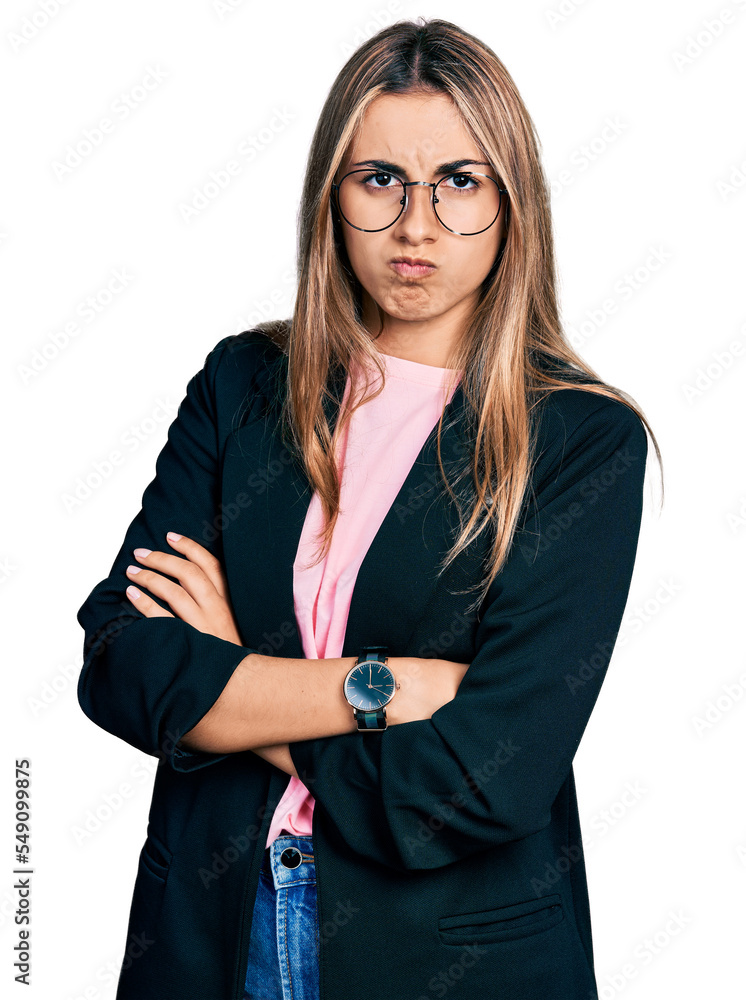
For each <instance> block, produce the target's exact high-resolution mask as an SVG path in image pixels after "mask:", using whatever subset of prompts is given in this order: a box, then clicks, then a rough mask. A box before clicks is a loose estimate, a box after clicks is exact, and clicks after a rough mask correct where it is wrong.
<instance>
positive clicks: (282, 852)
mask: <svg viewBox="0 0 746 1000" xmlns="http://www.w3.org/2000/svg"><path fill="white" fill-rule="evenodd" d="M243 1000H319V914H318V908H317V904H316V866H315V863H314V858H313V842H312V840H311V837H294V836H291V835H290V834H280V836H279V837H277V838H276V839H275V840H273V841H272V843H271V844H270V845H269V847H268V848H266V849H265V851H264V858H263V860H262V866H261V869H260V871H259V886H258V889H257V894H256V901H255V902H254V915H253V919H252V924H251V943H250V945H249V964H248V968H247V970H246V982H245V985H244V994H243Z"/></svg>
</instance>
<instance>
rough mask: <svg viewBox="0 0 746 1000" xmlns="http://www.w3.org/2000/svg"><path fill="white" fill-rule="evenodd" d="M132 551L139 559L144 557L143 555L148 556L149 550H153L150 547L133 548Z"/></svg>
mask: <svg viewBox="0 0 746 1000" xmlns="http://www.w3.org/2000/svg"><path fill="white" fill-rule="evenodd" d="M132 551H133V552H134V553H135V555H136V556H138V557H139V558H140V559H144V558H145V556H149V555H150V553H151V552H152V551H153V550H152V549H133V550H132Z"/></svg>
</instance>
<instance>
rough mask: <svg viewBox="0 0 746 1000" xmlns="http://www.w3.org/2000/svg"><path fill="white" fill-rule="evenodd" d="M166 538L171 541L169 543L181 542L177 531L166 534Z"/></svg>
mask: <svg viewBox="0 0 746 1000" xmlns="http://www.w3.org/2000/svg"><path fill="white" fill-rule="evenodd" d="M166 538H167V539H168V540H169V542H179V541H181V535H177V534H176V532H175V531H168V532H166Z"/></svg>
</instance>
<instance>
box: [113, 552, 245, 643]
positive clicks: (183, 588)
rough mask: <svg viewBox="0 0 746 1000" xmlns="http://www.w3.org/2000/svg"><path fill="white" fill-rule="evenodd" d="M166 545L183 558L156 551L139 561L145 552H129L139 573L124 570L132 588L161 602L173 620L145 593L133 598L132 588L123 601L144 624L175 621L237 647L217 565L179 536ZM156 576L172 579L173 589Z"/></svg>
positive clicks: (238, 638) (209, 554)
mask: <svg viewBox="0 0 746 1000" xmlns="http://www.w3.org/2000/svg"><path fill="white" fill-rule="evenodd" d="M166 540H167V541H168V543H169V545H170V546H171V547H172V548H173V549H175V550H176V551H177V552H180V553H182V555H183V556H185V557H186V558H182V557H181V556H175V555H171V554H170V553H168V552H159V551H152V552H149V553H148V554H147V555H143V554H142V553H143V552H144V551H146V550H143V549H135V550H134V553H133V554H134V557H135V559H137V562H138V563H140V564H141V567H142V568H140V567H137V568H136V569H134V570H133V568H132V567H131V566H130V567H128V568H127V576H128V577H129V579H130V580H132V582H133V583H136V584H137V587H136V589H137V590H140V588H141V587H145V588H147V589H148V590H149V591H151V593H153V594H155V596H156V597H160V598H162V599H163V600H164V601H165V602H166V603H167V604H168V605H169V607H171V608H172V610H173V611H174V612H175V614H172V613H171V612H170V611H167V610H166V609H165V608H162V607H161V606H160V605H159V604H157V603H156V602H155V601H154V600H153V599H152V598H151V597H149V596H148V595H147V594H145V593H142V592H141V593H140V596H139V597H136V596H135V594H134V593H132V588H131V587H128V588H127V597H128V598H129V600H130V601H131V602H132V604H133V605H134V607H136V608H137V610H138V611H140V612H142V614H144V615H145V617H146V618H174V617H177V618H181V620H182V621H185V622H187V623H188V624H189V625H193V626H194V627H195V628H197V629H199V631H200V632H208V633H209V634H210V635H214V636H217V637H218V638H219V639H227V640H228V642H235V643H236V645H238V646H240V645H242V643H241V636H240V635H239V632H238V626H237V625H236V620H235V618H234V617H233V609H232V608H231V605H230V602H229V600H228V587H227V584H226V580H225V575H224V573H223V567H222V565H221V564H220V560H219V559H218V558H217V557H216V556H214V555H213V554H212V552H209V551H208V550H207V549H206V548H205V547H204V546H203V545H200V544H199V542H195V541H194V540H193V539H191V538H187V537H186V536H184V535H181V536H179V537H178V538H177V537H176V536H175V535H174V534H173V533H172V532H169V533H168V534H167V535H166ZM138 553H141V554H139V555H138ZM138 569H139V572H138ZM158 571H160V572H158ZM161 573H164V574H167V575H168V576H172V577H175V578H176V579H177V580H178V581H179V583H173V581H171V580H168V579H166V577H165V576H162V575H161Z"/></svg>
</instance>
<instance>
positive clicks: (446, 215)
mask: <svg viewBox="0 0 746 1000" xmlns="http://www.w3.org/2000/svg"><path fill="white" fill-rule="evenodd" d="M435 199H436V201H435V211H436V212H437V213H438V218H439V219H440V221H441V222H442V223H443V225H444V226H447V227H448V228H449V229H452V230H453V231H454V232H455V233H461V234H463V235H464V236H471V235H473V234H475V233H481V232H482V230H484V229H488V228H489V227H490V226H491V225H492V223H493V222H494V221H495V219H496V218H497V215H498V212H499V211H500V191H499V189H498V186H497V182H496V181H494V180H493V179H492V178H491V177H487V176H485V175H484V174H450V176H448V177H444V178H443V180H442V181H441V182H440V184H438V186H437V188H436V190H435Z"/></svg>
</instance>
